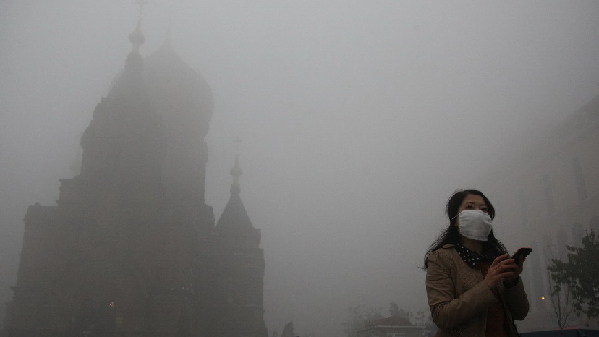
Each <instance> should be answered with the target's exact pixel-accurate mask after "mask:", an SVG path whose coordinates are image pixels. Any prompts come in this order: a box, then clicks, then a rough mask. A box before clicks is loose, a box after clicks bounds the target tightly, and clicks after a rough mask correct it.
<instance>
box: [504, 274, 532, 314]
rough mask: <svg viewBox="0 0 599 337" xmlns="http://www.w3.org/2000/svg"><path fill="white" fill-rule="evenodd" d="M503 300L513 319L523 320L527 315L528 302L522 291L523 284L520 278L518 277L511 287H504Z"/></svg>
mask: <svg viewBox="0 0 599 337" xmlns="http://www.w3.org/2000/svg"><path fill="white" fill-rule="evenodd" d="M504 296H505V302H506V304H507V306H508V308H509V310H510V313H511V314H512V318H513V319H517V320H523V319H524V318H525V317H526V315H528V310H529V309H530V304H529V303H528V298H527V297H526V292H524V284H523V283H522V278H518V282H516V285H514V286H513V287H511V288H505V293H504Z"/></svg>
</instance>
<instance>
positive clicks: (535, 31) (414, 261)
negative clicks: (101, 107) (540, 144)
mask: <svg viewBox="0 0 599 337" xmlns="http://www.w3.org/2000/svg"><path fill="white" fill-rule="evenodd" d="M137 12H138V7H137V6H136V5H135V3H134V1H33V0H31V1H10V0H4V1H0V95H1V96H0V191H1V192H0V226H1V227H0V229H1V235H0V250H1V252H0V268H1V273H0V286H1V289H0V300H1V301H2V302H3V303H4V302H6V301H8V300H9V299H10V298H11V296H12V294H11V291H10V286H12V285H14V283H15V279H16V270H17V265H18V258H19V252H20V244H21V239H22V237H21V236H22V231H23V222H22V218H23V216H24V214H25V212H26V208H27V206H28V205H32V204H34V203H36V202H39V203H40V204H42V205H53V204H54V203H55V200H56V199H57V198H58V187H59V179H62V178H71V177H73V176H74V171H73V167H74V165H75V164H76V161H77V160H78V155H79V153H80V152H79V151H80V147H79V137H80V135H81V133H82V132H83V131H84V130H85V128H86V126H87V125H88V124H89V121H90V120H91V115H92V112H93V110H94V107H95V106H96V104H97V103H98V102H99V101H100V99H101V97H102V96H105V95H106V94H107V92H108V90H109V87H110V84H111V82H112V81H113V79H114V78H115V77H116V75H117V74H118V73H119V72H120V71H121V69H122V68H123V66H124V62H125V58H126V56H127V54H128V53H129V51H130V50H131V45H130V43H129V41H128V39H127V38H128V35H129V33H130V32H131V31H132V30H133V29H134V27H135V23H136V18H137ZM143 12H144V13H143V24H142V30H143V32H144V35H145V37H146V43H145V44H143V45H142V47H141V54H142V56H148V55H151V54H152V53H153V52H154V51H156V50H157V48H158V47H159V46H160V45H161V44H162V43H163V41H164V39H165V37H166V35H167V31H168V30H169V27H170V31H171V34H172V40H173V46H174V49H175V50H176V51H177V53H179V55H181V57H182V58H183V59H184V60H185V61H186V62H187V63H188V64H189V65H190V66H192V67H193V68H194V69H196V71H197V72H198V73H200V74H202V76H203V77H204V78H205V79H206V81H207V82H208V83H209V85H210V86H211V88H212V92H213V94H214V103H215V107H214V117H213V119H212V121H211V123H210V131H209V133H208V136H207V137H206V141H207V142H208V147H209V153H210V156H209V161H208V168H207V177H206V180H207V188H206V199H207V203H208V204H209V205H211V206H212V207H213V208H214V213H215V216H216V217H217V218H218V217H219V216H220V214H221V213H222V210H223V208H224V206H225V204H226V202H227V200H228V198H229V188H230V184H231V182H232V178H231V176H230V174H229V170H230V168H231V167H232V164H233V160H234V157H235V154H236V148H235V143H234V142H233V140H234V139H235V138H236V137H240V139H241V140H242V143H241V144H240V147H239V154H240V163H241V166H242V168H243V175H242V176H241V197H242V199H243V202H244V204H245V207H246V209H247V211H248V214H249V216H250V218H251V220H252V222H253V224H254V226H255V227H256V228H259V229H261V231H262V248H263V249H264V252H265V258H266V275H265V282H264V305H265V320H266V326H267V328H268V329H269V332H272V330H277V331H279V332H281V330H282V328H283V325H284V324H285V323H286V322H288V321H293V322H294V325H295V331H296V333H297V334H301V335H303V334H307V333H311V332H314V333H316V334H317V335H319V336H342V334H343V332H342V327H341V325H340V324H341V322H342V321H343V320H344V319H345V316H346V310H347V308H348V307H349V306H355V305H358V304H364V305H368V306H373V307H377V306H380V307H382V308H383V311H386V310H387V308H388V304H389V302H391V301H395V302H397V303H398V304H399V306H400V307H401V308H406V309H410V310H413V309H422V308H426V295H425V292H424V275H425V273H424V272H423V271H422V270H421V269H419V267H420V266H421V264H422V259H423V256H424V253H425V251H426V249H427V247H428V245H430V243H431V242H432V241H433V239H434V238H435V237H436V235H437V234H438V233H439V231H440V230H441V229H442V228H443V227H444V226H445V225H446V222H445V219H444V214H443V211H444V203H445V201H446V200H447V198H448V196H449V195H450V194H451V192H452V191H453V190H455V189H457V188H464V187H477V186H480V184H481V182H483V181H485V180H488V179H493V177H492V176H489V175H488V172H490V169H491V168H497V167H500V166H501V163H502V160H504V159H505V158H507V157H509V156H510V155H511V153H512V151H513V150H517V148H518V144H519V142H521V141H524V140H526V141H528V140H532V139H534V137H535V136H536V135H538V134H539V133H540V132H541V131H543V130H547V129H548V128H550V127H551V126H552V125H554V124H555V123H558V122H559V121H560V120H562V119H563V118H565V116H566V115H567V114H568V113H570V112H572V111H574V110H576V109H577V108H579V107H580V106H582V105H583V104H585V103H586V102H588V101H589V100H590V99H591V98H592V97H594V96H595V95H596V94H597V91H598V88H597V85H596V83H597V82H598V81H599V39H598V37H599V2H596V1H576V2H571V1H551V2H548V1H526V2H521V1H501V2H472V1H451V2H441V1H438V2H430V1H367V0H363V1H349V0H347V1H338V0H330V1H266V0H265V1H229V0H219V1H191V0H185V1H167V0H153V1H150V2H149V4H148V5H147V6H145V7H144V11H143ZM486 193H488V194H489V196H490V197H491V198H492V196H493V191H486ZM508 211H509V210H501V209H499V210H498V214H499V216H501V213H502V212H508Z"/></svg>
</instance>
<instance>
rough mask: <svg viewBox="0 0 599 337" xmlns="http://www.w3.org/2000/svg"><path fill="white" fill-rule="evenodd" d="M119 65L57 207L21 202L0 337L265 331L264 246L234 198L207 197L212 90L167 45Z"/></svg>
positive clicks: (234, 336) (137, 34)
mask: <svg viewBox="0 0 599 337" xmlns="http://www.w3.org/2000/svg"><path fill="white" fill-rule="evenodd" d="M129 40H130V42H131V45H132V50H131V52H130V53H129V55H128V56H127V59H126V61H125V66H124V69H123V70H122V72H121V73H120V74H119V75H118V76H117V78H116V79H115V80H114V82H113V84H112V87H111V88H110V91H109V93H108V94H107V96H106V97H102V98H101V100H100V102H99V103H98V104H97V106H96V107H95V109H94V111H93V118H92V120H91V122H90V124H89V126H88V127H87V129H86V130H85V132H84V133H83V135H82V137H81V148H82V155H81V171H80V173H79V174H78V175H76V176H75V177H74V178H72V179H63V180H60V193H59V199H58V200H57V205H55V206H42V205H39V204H35V205H33V206H30V207H29V208H28V210H27V213H26V215H25V218H24V222H25V230H24V234H23V245H22V250H21V256H20V264H19V270H18V275H17V281H16V285H15V286H14V287H12V289H13V292H14V295H13V299H12V301H10V302H9V303H7V312H6V322H5V324H4V330H3V331H2V332H1V333H0V335H1V336H2V337H24V336H32V337H33V336H45V337H50V336H61V337H65V336H90V337H93V336H139V337H142V336H206V337H210V336H219V337H220V336H222V337H239V336H248V337H266V336H267V331H266V327H265V323H264V309H263V278H264V268H265V263H264V253H263V251H262V249H261V248H260V238H261V233H260V230H259V229H256V228H254V226H253V225H252V222H251V221H250V219H249V217H248V215H247V212H246V210H245V207H244V205H243V203H242V200H241V197H240V184H239V176H240V175H241V173H242V171H241V167H240V165H239V160H238V158H236V159H235V162H234V165H233V168H232V170H231V175H232V178H233V183H232V185H231V195H230V199H229V201H228V203H227V205H226V207H225V209H224V211H223V214H222V215H221V217H220V218H219V219H218V221H216V220H215V217H214V214H213V211H212V207H210V206H209V205H207V204H206V201H205V180H206V163H207V160H208V149H207V144H206V143H205V141H204V137H205V136H206V134H207V133H208V129H209V122H210V119H211V117H212V113H213V102H212V94H211V91H210V87H209V86H208V84H207V83H206V82H205V80H204V79H203V78H202V77H201V76H200V75H199V74H197V73H196V72H195V71H194V70H193V69H192V68H191V67H189V66H188V65H187V64H185V63H184V62H183V61H182V60H181V58H180V57H179V56H178V55H177V54H176V53H175V52H174V50H173V48H172V46H171V43H170V39H169V38H167V40H166V41H165V43H164V44H163V46H162V47H161V48H160V49H159V50H158V51H156V52H155V53H154V54H153V55H151V56H148V57H146V58H142V56H141V55H140V52H139V51H140V47H141V45H142V44H143V43H144V41H145V37H144V35H143V34H142V30H141V16H140V18H139V19H138V22H137V27H136V28H135V30H134V31H133V32H132V33H131V34H130V35H129Z"/></svg>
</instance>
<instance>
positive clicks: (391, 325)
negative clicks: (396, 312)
mask: <svg viewBox="0 0 599 337" xmlns="http://www.w3.org/2000/svg"><path fill="white" fill-rule="evenodd" d="M424 331H425V327H424V326H421V325H413V324H412V323H410V321H409V320H408V319H407V318H405V317H402V316H391V317H386V318H381V319H377V320H374V321H370V322H368V323H367V324H366V326H365V327H363V328H361V329H358V330H357V331H356V333H357V337H422V336H424Z"/></svg>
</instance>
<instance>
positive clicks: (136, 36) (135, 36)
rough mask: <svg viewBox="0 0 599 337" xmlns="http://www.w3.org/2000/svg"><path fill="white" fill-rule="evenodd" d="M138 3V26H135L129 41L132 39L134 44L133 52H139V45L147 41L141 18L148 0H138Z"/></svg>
mask: <svg viewBox="0 0 599 337" xmlns="http://www.w3.org/2000/svg"><path fill="white" fill-rule="evenodd" d="M136 3H137V4H138V5H139V13H138V14H137V26H135V30H133V32H131V34H129V41H131V44H132V45H133V48H132V50H131V52H132V53H139V47H140V46H141V45H142V44H143V43H144V42H145V41H146V38H145V36H144V34H143V33H142V32H141V18H142V15H143V8H144V6H145V5H147V4H148V2H147V1H146V0H138V1H137V2H136Z"/></svg>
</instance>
